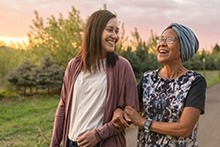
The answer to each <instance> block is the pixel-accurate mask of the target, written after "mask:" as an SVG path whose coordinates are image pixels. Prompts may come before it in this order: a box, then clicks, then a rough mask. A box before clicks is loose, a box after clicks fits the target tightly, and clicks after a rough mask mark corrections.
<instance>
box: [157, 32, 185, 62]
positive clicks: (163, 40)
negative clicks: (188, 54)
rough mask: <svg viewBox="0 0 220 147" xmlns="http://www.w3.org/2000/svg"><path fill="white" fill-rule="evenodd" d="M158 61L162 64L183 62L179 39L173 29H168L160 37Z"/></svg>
mask: <svg viewBox="0 0 220 147" xmlns="http://www.w3.org/2000/svg"><path fill="white" fill-rule="evenodd" d="M157 60H158V62H159V63H162V64H169V63H172V62H176V61H179V60H181V53H180V43H179V38H178V35H177V33H176V32H175V31H174V30H173V29H167V30H166V31H164V32H163V34H162V35H161V36H160V39H159V42H158V44H157Z"/></svg>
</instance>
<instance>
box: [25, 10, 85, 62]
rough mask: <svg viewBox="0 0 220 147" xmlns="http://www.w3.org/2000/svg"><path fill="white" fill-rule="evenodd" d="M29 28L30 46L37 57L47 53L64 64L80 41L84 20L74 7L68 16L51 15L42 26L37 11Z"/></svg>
mask: <svg viewBox="0 0 220 147" xmlns="http://www.w3.org/2000/svg"><path fill="white" fill-rule="evenodd" d="M34 13H35V20H33V26H30V28H31V30H30V32H29V33H28V37H29V44H30V46H29V47H30V48H32V49H33V50H34V51H35V53H37V54H38V56H37V57H39V55H40V56H42V55H44V54H45V53H47V54H49V55H50V56H51V57H52V58H53V60H54V61H56V62H57V63H58V64H59V65H62V66H66V64H67V62H68V61H69V60H70V59H71V58H72V57H73V56H75V55H76V53H77V52H78V50H79V48H80V46H81V42H82V32H83V29H84V22H83V20H82V19H81V17H80V13H79V11H78V10H76V9H75V8H74V7H72V10H71V11H70V12H69V15H68V18H66V19H65V18H64V17H63V15H62V14H60V15H59V18H58V19H56V18H55V16H53V15H51V17H49V18H48V19H47V20H48V22H47V26H44V22H43V18H41V17H40V16H39V14H38V12H37V11H35V12H34Z"/></svg>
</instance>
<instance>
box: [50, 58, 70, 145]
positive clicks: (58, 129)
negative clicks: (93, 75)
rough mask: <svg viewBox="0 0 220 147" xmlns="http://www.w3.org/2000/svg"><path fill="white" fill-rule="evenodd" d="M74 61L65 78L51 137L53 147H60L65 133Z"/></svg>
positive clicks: (67, 69) (66, 71) (68, 67)
mask: <svg viewBox="0 0 220 147" xmlns="http://www.w3.org/2000/svg"><path fill="white" fill-rule="evenodd" d="M73 61H74V60H71V61H70V62H69V64H68V65H67V68H66V70H65V74H64V77H63V85H62V89H61V95H60V101H59V104H58V106H57V110H56V113H55V118H54V125H53V132H52V136H51V142H50V146H51V147H60V143H61V141H62V138H63V131H64V129H63V128H64V121H65V113H66V97H67V93H68V86H69V85H68V84H69V77H70V76H69V75H70V69H71V66H72V63H73Z"/></svg>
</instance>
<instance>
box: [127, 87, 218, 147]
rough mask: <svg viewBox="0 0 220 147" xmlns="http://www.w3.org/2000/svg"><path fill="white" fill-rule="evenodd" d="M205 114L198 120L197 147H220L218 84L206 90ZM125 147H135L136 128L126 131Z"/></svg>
mask: <svg viewBox="0 0 220 147" xmlns="http://www.w3.org/2000/svg"><path fill="white" fill-rule="evenodd" d="M206 95H207V99H206V107H205V114H204V115H201V117H200V120H199V123H200V124H199V125H200V126H199V133H198V140H199V147H220V83H219V84H217V85H214V86H212V87H210V88H209V89H208V90H207V94H206ZM126 139H127V147H136V142H137V128H136V127H134V126H132V127H131V128H130V129H128V130H127V131H126Z"/></svg>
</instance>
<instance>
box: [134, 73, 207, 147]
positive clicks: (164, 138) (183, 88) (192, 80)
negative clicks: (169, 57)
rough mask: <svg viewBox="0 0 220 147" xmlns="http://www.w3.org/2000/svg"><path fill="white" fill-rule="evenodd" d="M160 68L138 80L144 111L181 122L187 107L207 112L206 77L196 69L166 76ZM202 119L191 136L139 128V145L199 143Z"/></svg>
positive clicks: (187, 146) (182, 146) (190, 145)
mask: <svg viewBox="0 0 220 147" xmlns="http://www.w3.org/2000/svg"><path fill="white" fill-rule="evenodd" d="M158 71H159V69H157V70H154V71H149V72H146V73H144V75H143V77H142V79H141V81H140V83H139V84H138V92H139V99H140V101H141V103H142V104H143V115H144V117H145V118H148V117H149V118H151V119H153V120H156V121H161V122H177V121H178V120H179V118H180V116H181V113H182V111H183V108H184V107H187V106H189V107H196V108H198V109H200V110H201V114H203V113H204V107H205V92H206V81H205V79H204V77H203V76H202V75H200V74H198V73H196V72H194V71H188V72H187V73H186V74H184V75H182V76H180V77H178V78H176V79H171V80H169V79H163V78H161V77H159V76H158ZM197 132H198V122H197V124H196V125H195V127H194V129H193V131H192V134H191V135H190V136H189V137H186V138H182V137H179V138H178V137H174V136H170V135H163V134H159V133H156V132H151V131H150V132H148V133H147V132H145V131H144V130H143V129H141V128H140V129H139V132H138V147H196V146H198V142H197Z"/></svg>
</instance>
